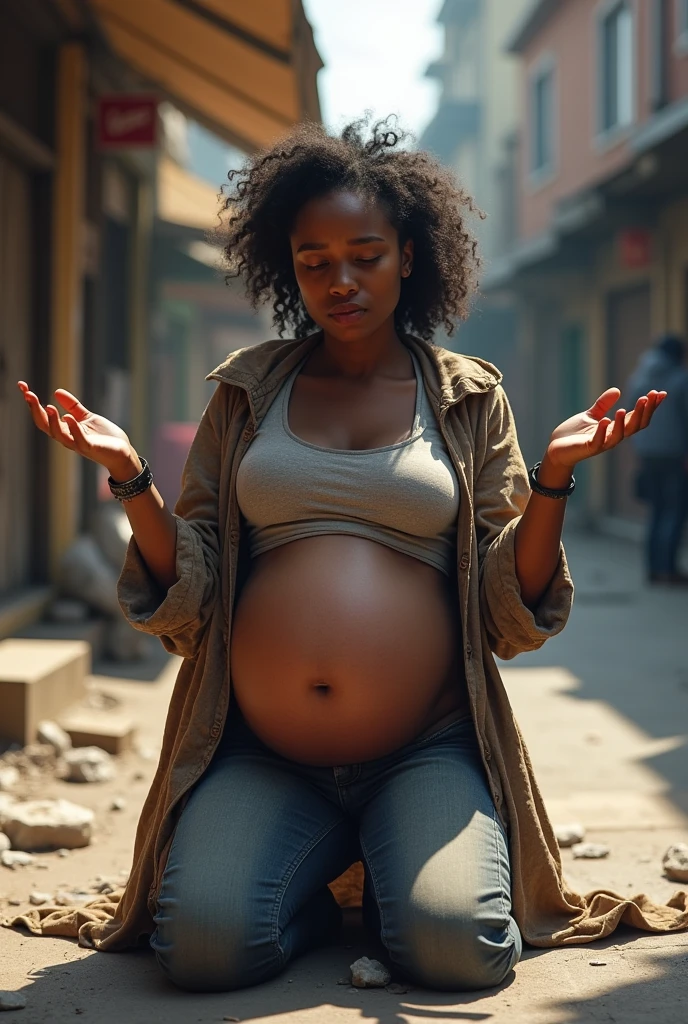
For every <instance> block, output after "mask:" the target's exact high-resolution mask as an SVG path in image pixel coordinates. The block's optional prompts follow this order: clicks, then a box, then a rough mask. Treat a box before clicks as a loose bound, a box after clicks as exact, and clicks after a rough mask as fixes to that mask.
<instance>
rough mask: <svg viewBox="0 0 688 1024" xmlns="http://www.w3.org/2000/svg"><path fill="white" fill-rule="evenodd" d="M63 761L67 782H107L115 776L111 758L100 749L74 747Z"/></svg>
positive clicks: (105, 751)
mask: <svg viewBox="0 0 688 1024" xmlns="http://www.w3.org/2000/svg"><path fill="white" fill-rule="evenodd" d="M64 759H65V761H66V763H67V768H68V771H69V774H68V775H67V781H68V782H109V781H110V780H111V779H114V777H115V775H116V774H117V772H116V769H115V764H114V762H113V760H112V758H111V756H110V755H109V754H108V752H107V750H103V749H102V748H101V747H74V748H73V749H72V750H68V751H67V753H66V754H65V756H64Z"/></svg>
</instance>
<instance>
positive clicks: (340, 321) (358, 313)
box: [290, 191, 413, 341]
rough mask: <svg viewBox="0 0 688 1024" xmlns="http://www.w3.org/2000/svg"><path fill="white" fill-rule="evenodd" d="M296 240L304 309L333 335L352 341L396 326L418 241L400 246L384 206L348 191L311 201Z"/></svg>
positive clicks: (297, 225)
mask: <svg viewBox="0 0 688 1024" xmlns="http://www.w3.org/2000/svg"><path fill="white" fill-rule="evenodd" d="M290 240H291V251H292V256H293V259H294V271H295V273H296V280H297V283H298V286H299V289H300V291H301V296H302V298H303V302H304V305H305V307H306V309H307V310H308V313H309V314H310V316H311V317H312V319H313V320H314V321H315V323H316V324H317V325H318V326H319V327H322V328H323V330H324V331H325V332H326V333H327V334H328V335H330V336H331V337H333V338H336V339H339V340H342V341H351V340H353V339H361V338H366V337H368V336H370V335H371V334H373V333H374V332H376V331H377V330H378V329H379V328H380V327H382V325H383V324H385V323H386V322H388V321H389V322H391V323H393V314H394V310H395V309H396V307H397V304H398V302H399V294H400V290H401V279H402V277H408V275H409V274H410V273H411V264H412V259H413V242H412V241H410V240H409V241H407V242H405V243H404V245H403V246H402V247H400V246H399V235H398V233H397V231H396V229H395V228H394V227H393V226H392V224H390V222H389V220H388V219H387V215H386V214H385V211H384V209H383V207H382V206H380V205H379V204H377V203H375V202H373V201H371V200H370V199H367V198H365V197H364V196H361V195H359V194H358V193H356V192H347V191H337V192H331V193H329V194H328V195H324V196H320V197H319V198H317V199H311V200H310V201H309V202H307V203H305V205H304V206H303V207H302V208H301V210H300V211H299V213H298V215H297V217H296V221H295V223H294V228H293V230H292V233H291V237H290Z"/></svg>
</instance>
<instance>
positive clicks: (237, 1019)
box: [222, 1017, 241, 1021]
mask: <svg viewBox="0 0 688 1024" xmlns="http://www.w3.org/2000/svg"><path fill="white" fill-rule="evenodd" d="M222 1019H223V1020H234V1021H241V1017H223V1018H222Z"/></svg>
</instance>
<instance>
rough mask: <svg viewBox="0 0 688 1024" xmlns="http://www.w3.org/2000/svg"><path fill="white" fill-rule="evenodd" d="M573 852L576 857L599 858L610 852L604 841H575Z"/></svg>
mask: <svg viewBox="0 0 688 1024" xmlns="http://www.w3.org/2000/svg"><path fill="white" fill-rule="evenodd" d="M571 852H572V853H573V856H574V857H575V858H576V859H579V858H581V857H584V858H586V859H587V860H597V859H599V858H600V857H606V856H607V855H608V854H609V847H608V846H605V845H604V844H603V843H574V844H573V846H572V847H571Z"/></svg>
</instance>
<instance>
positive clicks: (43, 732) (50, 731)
mask: <svg viewBox="0 0 688 1024" xmlns="http://www.w3.org/2000/svg"><path fill="white" fill-rule="evenodd" d="M36 734H37V736H38V739H39V740H40V741H41V743H47V744H48V746H50V747H52V748H53V750H54V751H55V753H56V754H59V755H60V756H61V755H62V754H66V753H67V751H68V750H71V749H72V739H71V737H70V736H69V735H68V734H67V733H66V732H65V731H64V729H63V728H62V727H61V726H59V725H58V724H57V722H51V721H49V720H48V719H46V720H45V721H43V722H39V723H38V728H37V730H36Z"/></svg>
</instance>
